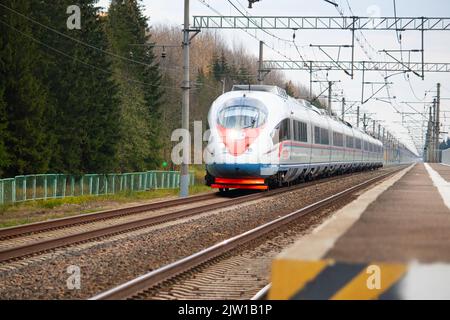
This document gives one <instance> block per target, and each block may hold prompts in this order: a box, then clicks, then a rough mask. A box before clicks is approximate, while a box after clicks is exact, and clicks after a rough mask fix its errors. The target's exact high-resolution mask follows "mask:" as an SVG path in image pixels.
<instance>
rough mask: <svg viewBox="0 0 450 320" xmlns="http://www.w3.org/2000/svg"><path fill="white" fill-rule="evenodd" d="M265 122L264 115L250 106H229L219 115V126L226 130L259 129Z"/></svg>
mask: <svg viewBox="0 0 450 320" xmlns="http://www.w3.org/2000/svg"><path fill="white" fill-rule="evenodd" d="M265 122H266V113H265V112H263V111H262V110H261V109H259V108H257V107H252V106H231V107H227V108H225V109H223V110H222V111H220V113H219V124H220V125H221V126H222V127H224V128H227V129H249V128H259V127H261V126H262V125H263V124H264V123H265Z"/></svg>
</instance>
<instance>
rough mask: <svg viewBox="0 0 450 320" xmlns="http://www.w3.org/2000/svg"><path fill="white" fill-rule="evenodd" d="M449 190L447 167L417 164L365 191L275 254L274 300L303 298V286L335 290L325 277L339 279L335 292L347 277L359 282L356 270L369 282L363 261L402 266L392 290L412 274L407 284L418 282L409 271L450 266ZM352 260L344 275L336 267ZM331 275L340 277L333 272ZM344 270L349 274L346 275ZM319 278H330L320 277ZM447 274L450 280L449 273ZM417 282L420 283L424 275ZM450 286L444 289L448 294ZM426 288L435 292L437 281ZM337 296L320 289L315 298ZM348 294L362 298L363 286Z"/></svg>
mask: <svg viewBox="0 0 450 320" xmlns="http://www.w3.org/2000/svg"><path fill="white" fill-rule="evenodd" d="M449 192H450V166H444V165H440V164H422V163H418V164H415V165H414V166H411V167H409V168H407V169H405V170H403V171H402V172H400V173H398V174H396V175H395V176H394V177H391V178H389V179H388V180H386V181H384V182H383V183H381V184H379V185H377V186H376V187H374V188H372V189H370V190H368V191H366V192H364V193H362V194H361V195H360V196H359V197H358V198H357V199H356V200H355V201H353V202H352V203H350V204H348V205H347V206H345V207H344V208H342V209H340V210H338V211H337V212H336V213H335V214H334V215H333V216H332V217H331V218H330V219H328V220H327V221H325V222H324V223H323V224H322V225H320V226H319V227H318V228H316V229H315V230H314V231H313V232H312V233H311V234H309V235H307V236H305V237H303V238H302V239H301V240H299V241H298V242H297V243H295V244H294V245H293V246H291V247H290V248H288V249H286V250H285V251H284V252H282V253H281V254H280V255H279V256H278V257H277V258H276V259H275V260H274V262H273V266H272V290H271V295H269V296H271V297H272V298H275V299H277V298H281V299H286V298H294V299H296V298H302V297H303V298H304V297H306V296H307V293H305V292H303V291H302V290H306V289H308V290H309V291H307V292H314V293H315V294H316V293H317V292H321V290H322V291H326V290H330V289H326V287H327V285H326V283H334V282H333V281H337V283H340V287H339V286H336V285H335V286H334V287H333V289H335V291H336V292H334V294H337V292H339V290H344V287H346V286H347V285H348V282H352V281H355V279H354V278H355V277H356V278H357V277H359V278H360V280H359V282H358V283H364V284H365V282H364V281H362V280H361V279H365V278H366V277H369V276H370V272H369V271H367V270H365V269H364V268H362V267H361V266H366V267H370V266H373V265H375V266H377V265H378V266H379V265H388V266H389V265H393V266H395V268H399V269H396V270H401V271H397V275H396V278H395V281H391V283H390V284H389V288H390V289H391V291H392V288H396V283H397V282H401V283H403V286H404V282H405V281H404V280H405V279H407V280H408V281H409V287H411V283H413V284H414V283H415V282H418V281H419V280H417V281H416V280H414V279H411V276H407V274H417V272H412V273H411V272H408V270H428V271H427V272H428V273H433V271H432V270H433V268H436V270H438V269H439V270H442V269H443V268H444V269H445V270H450V267H449V268H447V266H450V193H449ZM352 264H354V265H355V268H353V269H354V271H352V272H353V273H355V272H356V273H355V274H353V273H348V271H346V273H344V274H346V275H345V276H344V275H343V274H341V273H336V272H334V271H333V270H338V269H340V268H341V269H342V267H340V266H342V265H344V266H351V265H352ZM334 266H336V267H334ZM411 266H413V267H411ZM330 268H331V269H330ZM336 268H337V269H336ZM346 268H347V267H346ZM349 268H350V269H348V270H351V269H352V267H349ZM411 268H413V269H411ZM345 270H347V269H345ZM430 270H431V271H430ZM366 273H367V276H366ZM329 274H333V275H334V277H336V279H331V278H330V277H329V276H328V275H329ZM343 277H344V278H345V277H348V279H347V280H348V281H344V280H343ZM361 277H362V278H361ZM425 278H426V277H425ZM315 279H321V281H323V279H326V281H325V282H323V283H321V282H320V281H319V283H316V282H315ZM442 280H445V283H450V272H448V277H446V279H442ZM361 281H362V282H361ZM420 281H422V282H423V277H422V278H421V279H420ZM386 283H387V282H386V281H385V285H386V286H387V284H386ZM424 283H428V284H429V283H430V282H429V281H424ZM397 285H398V284H397ZM286 287H289V288H288V289H286ZM350 287H351V286H350ZM448 287H449V290H448V292H444V296H447V295H448V297H449V298H450V286H448ZM305 288H306V289H305ZM312 288H315V289H314V290H315V291H314V290H312ZM389 288H388V287H386V288H382V289H381V290H380V292H379V293H378V294H373V292H369V294H368V293H367V292H363V291H364V290H362V291H361V290H359V296H362V297H367V298H379V297H381V296H383V294H382V293H383V292H384V294H385V293H386V292H387V290H388V289H389ZM311 290H312V291H311ZM346 290H348V288H347V289H346ZM366 291H367V290H366ZM369 291H370V290H369ZM428 291H429V292H430V294H431V291H432V288H431V289H430V288H428ZM441 291H442V290H441ZM444 291H445V290H444ZM352 292H353V291H352ZM417 292H422V290H418V291H417ZM353 293H355V292H353ZM409 293H410V292H409ZM409 293H408V294H409ZM408 294H405V293H404V294H403V296H409V297H417V294H416V295H408ZM332 296H333V295H327V294H319V295H315V296H314V297H319V298H331V297H332ZM338 296H339V295H338ZM344 296H345V297H346V298H349V297H350V298H357V297H358V292H356V293H355V294H354V295H344ZM384 296H385V295H384ZM390 296H391V297H399V296H402V295H401V294H397V295H395V294H394V295H390Z"/></svg>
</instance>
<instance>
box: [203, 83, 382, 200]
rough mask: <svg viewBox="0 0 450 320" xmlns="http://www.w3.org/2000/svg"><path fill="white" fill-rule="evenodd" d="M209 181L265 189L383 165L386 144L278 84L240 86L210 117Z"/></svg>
mask: <svg viewBox="0 0 450 320" xmlns="http://www.w3.org/2000/svg"><path fill="white" fill-rule="evenodd" d="M208 122H209V128H210V136H209V141H208V146H207V147H206V150H205V152H204V156H205V162H206V170H207V172H206V183H207V185H209V186H211V187H213V188H218V189H220V190H221V191H223V190H227V189H231V188H240V189H260V190H265V189H268V188H270V187H275V186H282V185H285V184H289V183H293V182H296V181H299V180H304V179H311V178H313V177H316V176H319V175H330V174H333V173H337V172H348V171H352V170H362V169H375V168H379V167H382V166H383V144H382V143H381V142H380V141H379V140H377V139H374V138H373V137H371V136H370V135H368V134H366V133H364V132H363V131H361V130H359V129H357V128H353V127H352V126H351V125H350V124H349V123H346V122H343V121H341V120H339V119H337V118H335V117H332V116H329V115H327V114H326V112H325V111H323V110H321V109H318V108H316V107H314V106H312V105H311V104H310V103H309V102H308V101H305V100H297V99H294V98H292V97H290V96H288V95H287V94H286V91H285V90H283V89H281V88H279V87H276V86H266V85H236V86H234V87H233V90H232V91H230V92H227V93H225V94H223V95H221V96H220V97H218V98H217V99H216V100H215V101H214V102H213V104H212V106H211V109H210V111H209V115H208Z"/></svg>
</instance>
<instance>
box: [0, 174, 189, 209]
mask: <svg viewBox="0 0 450 320" xmlns="http://www.w3.org/2000/svg"><path fill="white" fill-rule="evenodd" d="M189 178H190V181H189V183H190V184H191V185H193V184H194V174H193V173H190V175H189ZM179 184H180V174H179V172H178V171H148V172H135V173H122V174H86V175H83V176H73V175H66V174H36V175H27V176H17V177H15V178H11V179H1V180H0V204H5V203H15V202H22V201H28V200H42V199H57V198H64V197H73V196H82V195H93V196H98V195H106V194H114V193H119V192H124V191H145V190H151V189H175V188H178V186H179Z"/></svg>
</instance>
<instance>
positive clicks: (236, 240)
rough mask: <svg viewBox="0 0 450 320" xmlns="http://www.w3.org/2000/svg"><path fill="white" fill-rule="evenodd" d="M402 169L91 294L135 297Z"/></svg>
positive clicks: (103, 298) (114, 297) (99, 297)
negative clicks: (106, 289) (103, 290)
mask: <svg viewBox="0 0 450 320" xmlns="http://www.w3.org/2000/svg"><path fill="white" fill-rule="evenodd" d="M403 169H404V168H403V167H402V168H401V169H398V170H395V171H393V172H389V173H386V174H383V175H381V176H378V177H375V178H372V179H369V180H367V181H365V182H362V183H360V184H357V185H356V186H353V187H350V188H348V189H346V190H344V191H341V192H338V193H336V194H335V195H332V196H330V197H327V198H325V199H323V200H320V201H318V202H316V203H313V204H311V205H308V206H306V207H303V208H301V209H299V210H296V211H294V212H291V213H289V214H287V215H284V216H282V217H280V218H278V219H275V220H272V221H270V222H268V223H266V224H263V225H261V226H259V227H256V228H254V229H252V230H249V231H246V232H244V233H242V234H240V235H238V236H235V237H232V238H230V239H227V240H224V241H222V242H219V243H217V244H215V245H213V246H211V247H209V248H206V249H204V250H201V251H200V252H197V253H195V254H193V255H190V256H188V257H185V258H183V259H181V260H178V261H175V262H173V263H171V264H168V265H166V266H163V267H161V268H159V269H156V270H154V271H151V272H149V273H147V274H144V275H142V276H140V277H137V278H135V279H133V280H131V281H129V282H126V283H124V284H122V285H119V286H118V287H115V288H113V289H110V290H108V291H105V292H103V293H100V294H98V295H96V296H94V297H92V298H91V299H90V300H116V299H126V298H129V297H132V296H134V295H136V294H138V293H139V292H142V291H144V290H146V289H149V288H151V287H153V286H155V285H157V284H159V283H161V282H162V281H164V280H167V279H170V278H173V277H175V276H177V275H179V274H182V273H184V272H186V271H188V270H190V269H192V268H195V267H197V266H199V265H201V264H203V263H205V262H207V261H210V260H211V259H213V258H216V257H218V256H220V255H223V254H224V253H227V252H229V251H231V250H234V249H236V248H238V247H239V246H241V245H244V244H247V243H248V242H251V241H253V240H255V239H257V238H260V237H261V236H264V235H266V234H268V233H270V232H271V231H274V230H276V229H278V228H280V227H282V226H285V225H287V224H289V223H291V222H293V221H295V220H296V219H298V218H301V217H304V216H305V215H307V214H311V213H313V212H316V211H318V210H321V209H323V208H325V207H327V206H329V205H331V204H334V203H336V201H339V200H343V199H345V198H347V197H348V196H349V195H350V194H353V193H355V192H357V191H360V190H363V189H365V188H367V187H368V186H370V185H372V184H374V183H376V182H378V181H380V180H383V179H385V178H386V177H388V176H391V175H393V174H395V173H397V172H399V171H401V170H403Z"/></svg>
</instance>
